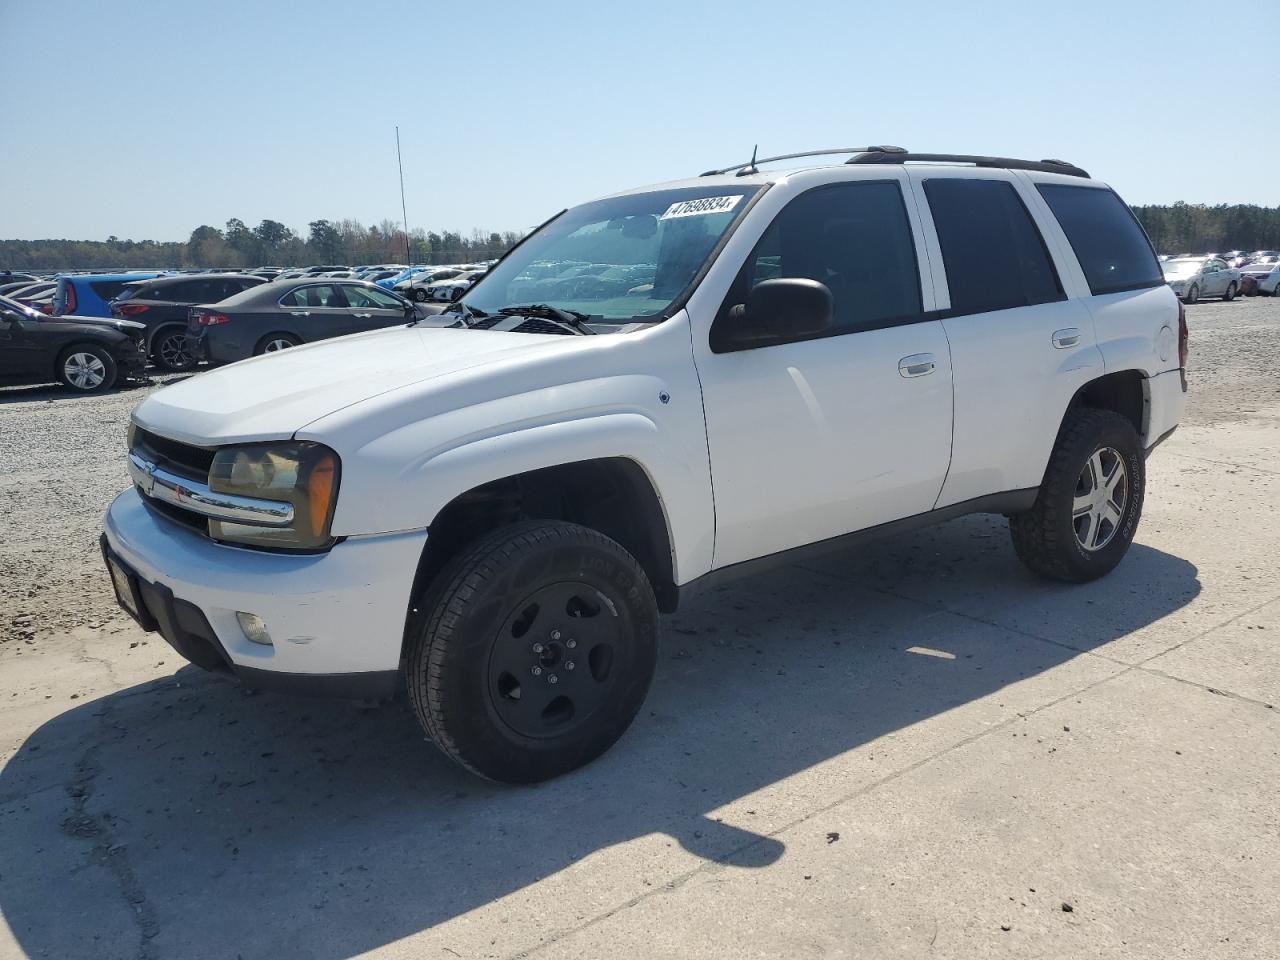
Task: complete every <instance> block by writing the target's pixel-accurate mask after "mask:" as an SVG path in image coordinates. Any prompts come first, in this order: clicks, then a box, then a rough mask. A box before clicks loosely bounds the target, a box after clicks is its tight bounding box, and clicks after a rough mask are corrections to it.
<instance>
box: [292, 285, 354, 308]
mask: <svg viewBox="0 0 1280 960" xmlns="http://www.w3.org/2000/svg"><path fill="white" fill-rule="evenodd" d="M280 302H281V303H282V304H283V305H284V306H286V307H346V306H347V301H346V298H345V297H344V296H343V295H342V291H341V290H340V289H338V287H336V286H334V285H333V284H328V283H324V284H316V285H314V286H309V287H299V288H298V289H297V290H294V291H293V292H292V293H287V294H285V295H284V297H282V298H281V300H280Z"/></svg>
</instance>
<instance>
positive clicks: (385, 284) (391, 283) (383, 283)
mask: <svg viewBox="0 0 1280 960" xmlns="http://www.w3.org/2000/svg"><path fill="white" fill-rule="evenodd" d="M430 269H431V268H430V267H410V268H409V269H408V270H405V271H404V272H403V273H398V274H396V275H395V276H394V277H386V278H385V279H383V280H378V281H376V282H377V284H378V286H380V287H382V288H383V289H384V290H394V289H395V288H396V284H397V283H399V282H400V281H401V280H408V279H409V278H410V277H412V276H414V275H415V274H418V273H421V272H422V271H423V270H430Z"/></svg>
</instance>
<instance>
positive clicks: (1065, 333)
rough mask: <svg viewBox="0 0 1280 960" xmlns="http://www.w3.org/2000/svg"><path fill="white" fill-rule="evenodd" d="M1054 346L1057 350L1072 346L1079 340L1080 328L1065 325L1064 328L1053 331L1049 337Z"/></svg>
mask: <svg viewBox="0 0 1280 960" xmlns="http://www.w3.org/2000/svg"><path fill="white" fill-rule="evenodd" d="M1050 340H1052V341H1053V345H1054V347H1056V348H1057V349H1059V350H1066V349H1067V348H1068V347H1074V346H1075V345H1076V344H1077V343H1079V342H1080V329H1079V328H1078V327H1067V328H1066V329H1065V330H1055V331H1053V336H1052V337H1050Z"/></svg>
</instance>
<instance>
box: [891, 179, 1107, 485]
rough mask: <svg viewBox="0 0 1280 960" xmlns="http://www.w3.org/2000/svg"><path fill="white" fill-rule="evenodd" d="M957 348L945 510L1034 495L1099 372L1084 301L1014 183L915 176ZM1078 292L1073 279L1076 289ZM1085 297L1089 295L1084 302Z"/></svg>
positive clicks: (1022, 188)
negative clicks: (1075, 405) (1076, 404)
mask: <svg viewBox="0 0 1280 960" xmlns="http://www.w3.org/2000/svg"><path fill="white" fill-rule="evenodd" d="M909 176H910V178H911V181H912V185H913V188H914V190H915V195H916V198H917V201H918V203H919V204H920V208H921V213H922V216H923V219H924V221H925V233H926V238H927V240H926V242H927V244H928V248H929V250H930V256H929V260H930V263H931V266H932V271H933V282H934V288H935V290H936V295H937V299H938V307H939V309H940V310H941V311H942V313H941V315H942V317H943V320H942V325H943V327H944V328H945V330H946V336H947V340H948V342H949V343H950V346H951V364H952V369H953V376H954V390H955V429H954V441H953V449H952V456H951V467H950V470H949V471H948V473H947V480H946V483H945V485H944V486H943V488H942V492H941V495H940V496H939V498H938V502H937V506H938V507H945V506H949V505H951V504H956V503H963V502H965V501H969V500H974V499H976V498H978V497H983V496H987V495H990V494H995V493H1004V492H1007V491H1013V490H1024V489H1028V488H1032V487H1036V486H1038V485H1039V484H1040V482H1041V480H1042V479H1043V477H1044V470H1045V466H1046V465H1047V464H1048V460H1049V453H1050V452H1051V450H1052V449H1053V444H1054V441H1055V440H1056V438H1057V434H1058V427H1059V426H1060V425H1061V422H1062V415H1063V412H1064V411H1065V410H1066V408H1067V405H1068V403H1069V402H1070V400H1071V398H1072V397H1073V396H1074V395H1075V392H1076V390H1077V389H1079V387H1080V386H1081V385H1083V384H1084V383H1086V382H1087V381H1089V380H1091V379H1093V378H1094V377H1096V376H1098V375H1100V374H1101V372H1102V357H1101V354H1100V353H1099V352H1098V350H1097V347H1096V346H1095V343H1094V332H1093V323H1092V317H1091V316H1090V314H1089V311H1088V309H1087V308H1086V307H1085V305H1084V304H1083V303H1082V302H1081V301H1080V300H1079V299H1070V298H1069V296H1068V294H1069V293H1070V294H1071V295H1072V296H1078V295H1080V294H1081V293H1082V291H1081V290H1079V289H1076V288H1074V287H1073V288H1072V289H1070V290H1068V289H1067V288H1066V287H1065V286H1064V280H1063V277H1061V276H1060V274H1059V271H1058V269H1057V267H1056V266H1055V263H1054V259H1053V257H1052V256H1051V253H1050V249H1049V246H1048V245H1047V244H1046V242H1045V239H1044V236H1043V232H1042V230H1041V228H1040V226H1039V225H1038V224H1037V222H1036V219H1035V217H1034V216H1033V214H1032V212H1031V210H1030V209H1029V207H1033V206H1034V207H1035V209H1037V210H1038V209H1040V208H1039V205H1038V203H1035V204H1033V203H1032V200H1033V198H1031V197H1029V196H1025V195H1024V194H1025V193H1026V192H1027V191H1029V190H1030V189H1031V188H1030V187H1029V186H1028V185H1026V184H1024V183H1023V182H1022V181H1021V180H1019V179H1017V178H1016V177H1015V176H1014V175H1012V174H1010V173H1009V172H1008V171H1002V170H989V169H964V168H955V169H946V170H945V171H944V170H939V169H933V170H930V169H927V168H912V169H909ZM1071 279H1072V280H1073V279H1074V278H1071ZM1083 293H1084V295H1087V293H1088V291H1087V290H1085V291H1083Z"/></svg>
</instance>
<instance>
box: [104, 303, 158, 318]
mask: <svg viewBox="0 0 1280 960" xmlns="http://www.w3.org/2000/svg"><path fill="white" fill-rule="evenodd" d="M150 309H151V308H150V307H149V306H147V305H146V304H145V303H122V304H120V305H119V306H114V305H113V306H112V308H111V312H112V313H114V314H115V315H116V316H119V317H136V316H137V315H138V314H140V313H146V312H147V311H148V310H150Z"/></svg>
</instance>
